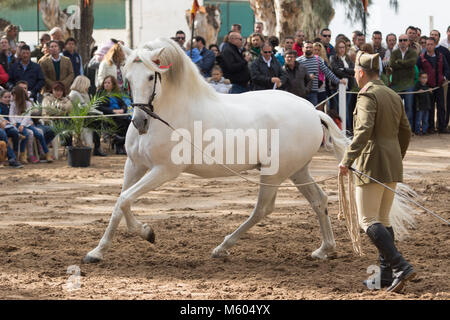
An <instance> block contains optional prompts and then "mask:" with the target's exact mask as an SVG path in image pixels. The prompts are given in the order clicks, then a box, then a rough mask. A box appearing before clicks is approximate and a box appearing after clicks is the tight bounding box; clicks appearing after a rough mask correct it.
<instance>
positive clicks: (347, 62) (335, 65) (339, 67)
mask: <svg viewBox="0 0 450 320" xmlns="http://www.w3.org/2000/svg"><path fill="white" fill-rule="evenodd" d="M345 50H346V46H345V40H340V41H338V42H337V43H336V51H337V52H336V55H335V56H333V57H332V58H331V71H332V72H333V73H334V74H335V75H336V76H337V77H338V78H339V79H345V80H346V82H347V91H350V90H352V89H353V88H354V87H355V86H356V83H355V64H354V63H353V61H352V60H351V59H350V57H349V56H348V55H347V54H346V52H345ZM334 89H336V88H334ZM351 96H352V95H351V94H347V95H346V102H347V112H346V114H347V118H349V117H351V115H352V114H353V110H350V109H349V107H350V101H351ZM336 105H337V106H338V104H336ZM336 111H337V112H338V113H339V107H337V108H336ZM351 121H352V119H350V118H349V121H348V122H351Z"/></svg>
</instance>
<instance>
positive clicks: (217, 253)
mask: <svg viewBox="0 0 450 320" xmlns="http://www.w3.org/2000/svg"><path fill="white" fill-rule="evenodd" d="M229 255H230V253H229V252H228V251H227V250H225V249H220V248H215V249H214V250H213V252H212V254H211V257H212V258H228V256H229Z"/></svg>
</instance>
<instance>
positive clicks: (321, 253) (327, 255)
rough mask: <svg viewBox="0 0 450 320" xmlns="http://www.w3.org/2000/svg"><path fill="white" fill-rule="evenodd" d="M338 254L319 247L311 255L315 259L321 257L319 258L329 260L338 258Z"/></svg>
mask: <svg viewBox="0 0 450 320" xmlns="http://www.w3.org/2000/svg"><path fill="white" fill-rule="evenodd" d="M336 256H337V254H336V252H335V251H330V252H326V251H324V250H322V249H317V250H316V251H314V252H313V253H312V254H311V257H312V258H313V259H319V260H327V259H333V258H336Z"/></svg>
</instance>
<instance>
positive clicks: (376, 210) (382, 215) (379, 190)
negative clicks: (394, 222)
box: [356, 182, 397, 232]
mask: <svg viewBox="0 0 450 320" xmlns="http://www.w3.org/2000/svg"><path fill="white" fill-rule="evenodd" d="M385 185H387V186H388V187H390V188H392V189H393V190H395V188H396V186H397V182H391V183H385ZM394 196H395V193H393V192H392V191H391V190H389V189H386V188H385V187H383V186H382V185H379V184H378V183H369V184H365V185H362V186H356V208H357V210H358V218H359V225H360V226H361V228H362V229H363V230H364V232H365V231H367V228H369V227H370V226H371V225H372V224H374V223H381V224H383V225H384V226H385V227H390V226H391V222H390V220H389V213H390V212H391V207H392V202H393V201H394Z"/></svg>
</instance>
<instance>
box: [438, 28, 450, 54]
mask: <svg viewBox="0 0 450 320" xmlns="http://www.w3.org/2000/svg"><path fill="white" fill-rule="evenodd" d="M440 44H441V46H443V47H444V48H447V49H449V50H450V26H448V28H447V38H444V39H442V41H441V43H440Z"/></svg>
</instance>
